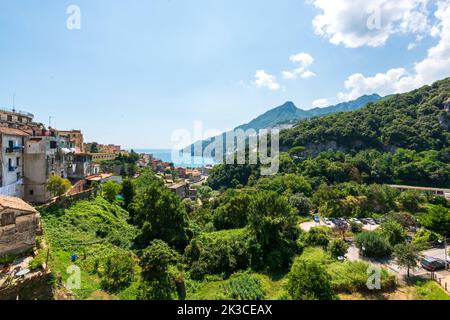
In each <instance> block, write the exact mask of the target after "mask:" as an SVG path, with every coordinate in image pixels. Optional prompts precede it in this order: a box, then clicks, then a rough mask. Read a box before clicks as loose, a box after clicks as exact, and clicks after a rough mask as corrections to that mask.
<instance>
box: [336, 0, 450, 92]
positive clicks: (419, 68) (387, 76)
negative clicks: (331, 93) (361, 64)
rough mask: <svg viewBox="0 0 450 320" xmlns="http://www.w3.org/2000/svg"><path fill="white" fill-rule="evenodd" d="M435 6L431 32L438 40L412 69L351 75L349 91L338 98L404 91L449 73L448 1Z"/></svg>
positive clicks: (449, 12)
mask: <svg viewBox="0 0 450 320" xmlns="http://www.w3.org/2000/svg"><path fill="white" fill-rule="evenodd" d="M437 6H438V7H437V10H436V12H435V13H434V15H435V17H436V18H437V19H438V20H439V24H438V25H437V26H435V27H434V33H435V34H436V35H437V36H439V38H440V39H439V42H438V44H437V45H435V46H434V47H431V48H430V49H429V50H428V53H427V56H426V57H425V58H424V59H423V60H422V61H419V62H417V63H416V64H415V66H414V69H413V71H412V72H407V70H406V69H404V68H396V69H390V70H388V71H387V72H386V73H379V74H377V75H375V76H373V77H366V76H364V75H362V74H360V73H357V74H354V75H351V76H350V77H349V78H348V79H347V80H346V81H345V88H346V89H348V90H349V91H347V92H341V93H339V94H338V98H339V99H340V100H352V99H355V98H357V97H359V96H361V95H363V94H371V93H374V92H375V93H378V94H381V95H387V94H392V93H400V92H406V91H410V90H413V89H416V88H418V87H420V86H423V85H426V84H431V83H432V82H434V81H436V80H440V79H443V78H445V77H448V76H450V0H445V1H439V2H438V3H437Z"/></svg>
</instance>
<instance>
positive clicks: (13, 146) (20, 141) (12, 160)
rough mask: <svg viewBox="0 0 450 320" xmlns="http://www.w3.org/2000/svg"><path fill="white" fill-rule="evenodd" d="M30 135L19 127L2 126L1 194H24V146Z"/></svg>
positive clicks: (16, 195)
mask: <svg viewBox="0 0 450 320" xmlns="http://www.w3.org/2000/svg"><path fill="white" fill-rule="evenodd" d="M28 136H29V134H28V133H25V132H24V131H22V130H19V129H15V128H8V127H0V164H1V170H0V175H1V177H0V181H1V185H0V194H3V195H8V196H15V197H22V196H23V180H22V178H23V154H24V152H23V146H24V143H25V141H26V139H27V137H28Z"/></svg>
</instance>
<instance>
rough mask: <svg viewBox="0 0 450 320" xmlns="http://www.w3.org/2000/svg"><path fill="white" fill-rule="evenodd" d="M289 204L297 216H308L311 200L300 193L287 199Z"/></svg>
mask: <svg viewBox="0 0 450 320" xmlns="http://www.w3.org/2000/svg"><path fill="white" fill-rule="evenodd" d="M289 203H290V204H291V206H293V207H294V208H295V209H297V212H298V214H299V215H301V216H307V215H309V213H310V211H311V209H312V203H311V200H310V199H309V198H308V197H306V196H305V195H304V194H302V193H297V194H294V195H293V196H291V197H290V198H289Z"/></svg>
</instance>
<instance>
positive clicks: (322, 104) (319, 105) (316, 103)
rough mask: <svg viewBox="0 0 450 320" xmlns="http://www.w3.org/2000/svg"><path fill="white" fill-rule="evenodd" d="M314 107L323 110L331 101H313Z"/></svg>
mask: <svg viewBox="0 0 450 320" xmlns="http://www.w3.org/2000/svg"><path fill="white" fill-rule="evenodd" d="M312 105H313V107H314V108H323V107H327V106H328V105H329V101H328V99H317V100H314V101H313V103H312Z"/></svg>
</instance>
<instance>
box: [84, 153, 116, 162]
mask: <svg viewBox="0 0 450 320" xmlns="http://www.w3.org/2000/svg"><path fill="white" fill-rule="evenodd" d="M89 155H90V156H91V158H92V162H101V161H108V160H114V159H116V158H117V155H116V154H115V153H89Z"/></svg>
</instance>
